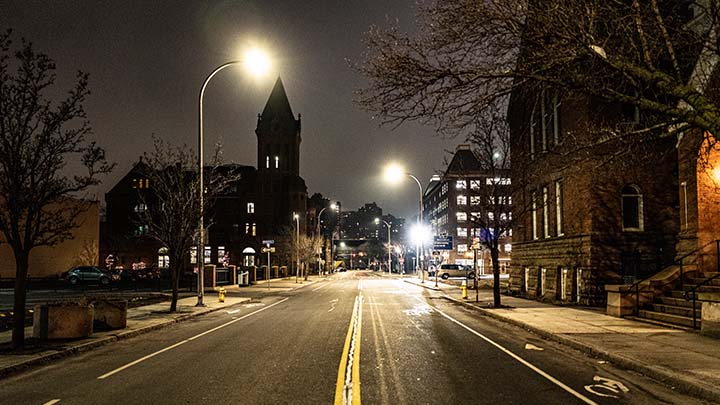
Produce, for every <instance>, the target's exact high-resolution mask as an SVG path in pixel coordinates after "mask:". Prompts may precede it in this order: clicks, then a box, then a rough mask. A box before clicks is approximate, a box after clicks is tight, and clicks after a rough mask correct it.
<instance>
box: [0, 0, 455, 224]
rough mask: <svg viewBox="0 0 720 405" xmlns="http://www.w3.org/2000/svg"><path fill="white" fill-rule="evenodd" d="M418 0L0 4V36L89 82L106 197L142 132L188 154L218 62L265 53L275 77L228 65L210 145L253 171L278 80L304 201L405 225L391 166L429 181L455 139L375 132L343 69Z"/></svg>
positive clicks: (407, 22) (407, 129) (355, 81)
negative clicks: (105, 159)
mask: <svg viewBox="0 0 720 405" xmlns="http://www.w3.org/2000/svg"><path fill="white" fill-rule="evenodd" d="M414 3H415V2H414V0H393V1H386V0H366V1H359V0H336V1H330V0H326V1H292V0H285V1H280V0H257V1H239V0H234V1H233V0H225V1H189V0H188V1H150V0H145V1H108V0H94V1H77V0H76V1H71V0H66V1H59V0H45V1H34V0H33V1H30V0H18V1H16V0H3V1H2V2H0V28H2V29H3V30H4V29H6V28H12V29H13V30H14V32H15V34H16V35H15V37H14V38H15V39H16V40H19V38H20V37H25V38H27V39H28V40H30V41H32V42H33V43H34V44H35V45H36V47H37V49H39V50H41V51H43V52H45V53H47V54H49V55H50V56H51V57H52V58H53V59H54V60H55V61H56V62H57V66H58V72H57V73H58V76H59V84H60V85H61V89H62V90H63V91H65V90H66V89H67V88H69V86H70V84H71V83H72V79H73V76H74V74H75V72H76V71H77V70H83V71H86V72H88V73H90V90H91V91H92V95H91V96H90V99H89V100H88V102H87V103H86V110H87V112H88V118H89V119H90V121H91V123H92V127H93V129H94V132H95V134H94V137H95V138H96V139H97V141H98V142H99V143H100V144H101V145H102V146H104V147H105V148H106V149H107V151H108V155H109V157H110V159H111V160H112V161H115V162H117V163H118V167H117V169H116V170H115V172H114V173H113V174H112V175H110V176H108V177H107V178H105V179H104V180H103V185H102V186H101V187H100V188H99V189H98V190H97V192H98V193H99V197H100V199H102V194H103V193H104V192H106V191H107V190H109V189H110V187H112V186H113V185H114V184H115V182H116V181H117V180H118V179H119V178H120V177H122V176H123V175H124V174H125V173H127V171H128V170H129V168H130V167H131V165H132V164H133V163H134V162H135V161H137V159H138V157H139V156H140V155H141V154H142V153H143V152H146V151H149V150H150V148H151V146H152V144H151V138H150V136H151V135H152V134H156V135H157V136H159V137H161V138H163V139H166V140H169V141H171V142H172V143H175V144H182V143H187V144H188V145H191V146H192V147H193V148H196V146H195V145H196V143H197V94H198V91H199V88H200V85H201V84H202V81H203V80H204V79H205V77H206V76H207V74H209V73H210V72H211V71H212V70H213V69H214V68H215V67H216V66H218V65H220V64H222V63H224V62H226V61H229V60H233V59H237V58H238V57H240V56H241V55H242V51H243V50H244V49H245V48H247V47H249V46H252V45H256V46H261V47H263V48H265V49H266V50H267V51H268V53H269V54H270V55H271V57H272V59H273V63H274V64H275V66H274V72H273V73H272V74H270V75H269V76H268V77H266V78H264V79H260V80H258V79H252V78H250V76H249V75H248V74H246V73H245V72H243V71H242V69H241V68H230V69H226V70H224V71H223V72H221V73H220V74H219V75H217V76H216V77H215V78H213V80H212V81H211V83H210V85H209V87H208V90H207V91H206V93H205V102H204V114H205V148H206V150H211V149H212V144H214V143H215V142H218V141H220V142H222V143H223V144H224V146H225V148H224V153H223V155H224V158H225V161H226V162H229V161H233V162H236V163H241V164H247V165H253V166H256V165H257V162H256V159H257V157H256V138H255V133H254V130H255V125H256V120H257V114H258V113H260V112H261V111H262V109H263V107H264V105H265V101H266V100H267V97H268V96H269V94H270V90H271V88H272V85H273V83H274V81H275V79H276V78H277V76H281V77H282V80H283V83H284V85H285V89H286V91H287V94H288V98H289V99H290V103H291V106H292V108H293V112H294V113H295V115H296V116H297V114H298V113H300V114H302V138H303V141H302V144H301V162H300V171H301V175H302V177H303V178H304V179H305V181H306V183H307V186H308V193H309V194H312V193H316V192H319V193H322V194H323V195H324V196H326V197H329V198H331V199H334V200H340V201H341V202H342V204H343V208H344V209H353V210H354V209H357V208H358V207H359V206H361V205H362V204H364V203H365V202H372V201H375V202H377V203H378V204H379V205H380V206H381V207H382V208H383V209H384V212H385V213H391V214H394V215H399V216H404V217H406V218H411V216H412V215H415V214H416V212H417V200H418V189H417V185H416V184H415V182H413V181H412V180H411V179H408V180H407V181H404V182H402V183H401V184H400V185H397V186H389V185H386V184H385V183H383V182H382V180H381V178H380V176H379V175H380V172H381V169H382V167H383V165H384V164H385V162H388V161H390V160H397V161H400V162H403V163H404V164H405V166H406V168H407V170H408V171H409V172H411V173H413V174H415V175H416V176H417V177H418V178H419V179H421V181H423V182H424V183H425V184H427V180H429V178H430V176H431V175H432V174H434V173H436V172H437V171H438V170H441V169H443V161H444V159H445V157H446V156H447V154H446V150H448V149H454V146H455V144H456V143H458V141H457V140H443V139H440V138H438V137H436V136H434V135H433V134H434V131H433V129H432V128H428V127H420V126H418V125H413V124H406V125H403V126H402V127H400V128H398V129H395V130H392V128H390V127H379V125H378V122H377V121H373V120H372V118H371V116H370V114H369V113H366V112H365V111H363V110H361V109H360V108H359V107H358V106H357V105H355V104H354V103H353V91H354V90H356V89H357V88H358V87H360V86H361V85H362V84H363V78H362V77H361V76H360V75H359V74H358V73H357V72H355V71H354V70H353V69H352V68H351V67H350V62H353V63H360V62H361V60H362V53H363V44H362V37H363V34H364V33H365V32H366V31H367V30H368V28H369V27H370V26H371V25H380V26H387V25H388V24H389V23H390V22H392V21H395V20H396V19H397V20H398V21H399V23H400V26H401V27H403V28H404V29H406V30H411V29H412V27H413V22H414V17H415V4H414Z"/></svg>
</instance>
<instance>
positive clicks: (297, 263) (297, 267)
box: [293, 212, 300, 283]
mask: <svg viewBox="0 0 720 405" xmlns="http://www.w3.org/2000/svg"><path fill="white" fill-rule="evenodd" d="M293 219H294V220H295V231H296V233H295V260H296V261H295V282H296V283H297V282H298V273H300V215H298V214H296V213H294V212H293Z"/></svg>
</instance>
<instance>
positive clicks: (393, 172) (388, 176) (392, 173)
mask: <svg viewBox="0 0 720 405" xmlns="http://www.w3.org/2000/svg"><path fill="white" fill-rule="evenodd" d="M403 176H408V177H410V178H411V179H413V180H415V183H417V185H418V189H419V190H420V198H419V200H418V201H419V206H420V211H419V214H418V222H417V224H418V226H420V225H422V223H423V187H422V184H420V180H418V178H417V177H415V176H413V175H412V174H410V173H408V172H406V171H405V169H404V168H403V167H402V166H400V165H398V164H396V163H392V164H390V165H388V166H386V167H385V171H384V173H383V177H385V180H386V181H388V182H390V183H397V182H399V181H400V179H402V177H403ZM416 250H417V252H416V256H417V257H418V265H419V266H420V274H421V279H420V282H422V283H424V282H425V272H424V271H423V261H422V260H420V257H419V252H420V251H421V250H423V245H422V242H421V244H420V245H417V247H416Z"/></svg>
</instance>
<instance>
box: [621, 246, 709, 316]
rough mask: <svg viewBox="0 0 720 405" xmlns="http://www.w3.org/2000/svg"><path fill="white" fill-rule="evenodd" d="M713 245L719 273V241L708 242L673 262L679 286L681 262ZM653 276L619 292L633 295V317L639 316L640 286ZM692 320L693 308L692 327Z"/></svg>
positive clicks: (683, 275) (681, 275)
mask: <svg viewBox="0 0 720 405" xmlns="http://www.w3.org/2000/svg"><path fill="white" fill-rule="evenodd" d="M713 243H714V244H715V246H716V253H717V254H718V256H717V258H716V262H717V268H718V271H719V272H720V240H713V241H710V242H708V243H706V244H705V245H703V246H701V247H699V248H697V249H695V250H693V251H692V252H689V253H687V254H685V255H683V256H682V257H680V258H679V259H677V260H675V261H674V262H673V265H679V266H680V285H681V286H682V285H683V284H684V283H685V274H684V271H683V261H684V260H685V259H686V258H688V257H689V256H691V255H694V254H696V253H698V252H700V251H702V250H705V248H706V247H708V246H710V245H712V244H713ZM655 275H656V274H653V275H651V276H648V277H645V278H644V279H642V280H639V281H636V282H635V283H633V284H632V285H631V286H630V287H629V288H628V290H627V291H624V292H621V295H622V294H626V293H632V292H634V293H635V311H634V313H635V316H639V314H640V284H642V283H643V282H644V281H647V280H650V279H651V278H653V277H655ZM713 278H715V277H713ZM693 305H694V303H693ZM694 318H695V308H693V325H695V321H694ZM693 327H694V326H693Z"/></svg>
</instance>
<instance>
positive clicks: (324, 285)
mask: <svg viewBox="0 0 720 405" xmlns="http://www.w3.org/2000/svg"><path fill="white" fill-rule="evenodd" d="M328 285H330V283H329V282H327V283H325V284H323V285H321V286H320V287H318V288H315V289H313V291H317V290H319V289H321V288H325V287H327V286H328Z"/></svg>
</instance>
